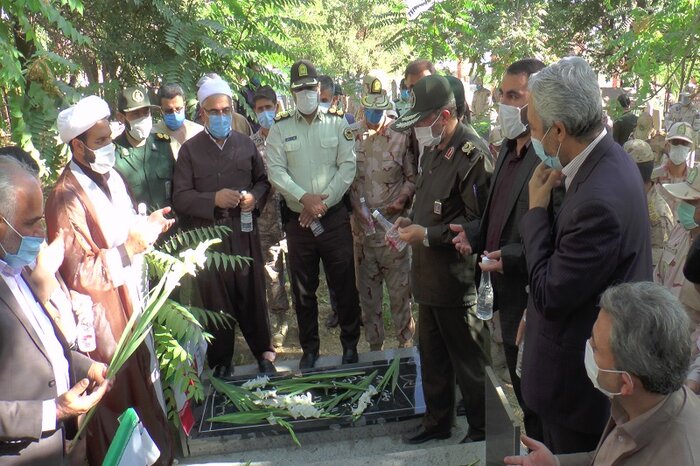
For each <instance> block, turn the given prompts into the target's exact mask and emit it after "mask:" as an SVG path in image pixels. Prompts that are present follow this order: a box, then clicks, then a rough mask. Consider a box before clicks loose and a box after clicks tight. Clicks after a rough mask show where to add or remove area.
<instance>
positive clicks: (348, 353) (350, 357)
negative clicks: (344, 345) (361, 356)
mask: <svg viewBox="0 0 700 466" xmlns="http://www.w3.org/2000/svg"><path fill="white" fill-rule="evenodd" d="M357 360H358V357H357V348H352V349H346V350H345V351H343V364H354V363H356V362H357Z"/></svg>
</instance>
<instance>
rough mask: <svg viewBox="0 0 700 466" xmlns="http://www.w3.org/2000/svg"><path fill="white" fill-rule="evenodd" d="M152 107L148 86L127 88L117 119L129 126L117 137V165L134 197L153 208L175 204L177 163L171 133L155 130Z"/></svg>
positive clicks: (115, 166) (119, 103) (120, 95)
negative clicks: (173, 190)
mask: <svg viewBox="0 0 700 466" xmlns="http://www.w3.org/2000/svg"><path fill="white" fill-rule="evenodd" d="M151 108H153V106H152V105H151V101H150V99H149V98H148V90H147V89H146V88H145V87H141V86H137V87H129V88H126V89H123V90H122V92H121V93H120V94H119V102H118V112H117V119H118V120H119V121H120V122H121V123H123V124H124V126H125V127H126V129H125V130H124V132H123V133H122V134H121V135H119V137H118V138H117V139H115V140H114V143H115V144H116V145H117V150H116V154H115V155H116V163H115V165H114V169H115V170H117V172H119V174H120V175H122V177H124V181H126V185H127V186H128V187H129V190H130V191H131V194H132V197H133V199H134V200H135V201H136V202H137V203H144V204H146V207H147V208H148V210H149V211H150V210H155V209H159V208H161V207H165V206H169V205H171V203H172V184H173V170H174V167H175V159H174V158H173V152H172V149H171V148H170V136H168V135H167V134H165V133H156V134H152V133H151V129H152V128H153V120H152V119H151Z"/></svg>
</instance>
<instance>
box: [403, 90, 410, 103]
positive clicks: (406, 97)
mask: <svg viewBox="0 0 700 466" xmlns="http://www.w3.org/2000/svg"><path fill="white" fill-rule="evenodd" d="M410 96H411V93H410V92H409V90H408V89H401V100H403V101H404V102H408V98H409V97H410Z"/></svg>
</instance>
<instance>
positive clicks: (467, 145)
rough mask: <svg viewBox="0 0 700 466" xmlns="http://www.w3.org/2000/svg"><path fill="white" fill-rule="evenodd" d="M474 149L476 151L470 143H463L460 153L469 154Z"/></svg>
mask: <svg viewBox="0 0 700 466" xmlns="http://www.w3.org/2000/svg"><path fill="white" fill-rule="evenodd" d="M474 149H476V146H475V145H474V143H473V142H471V141H467V142H465V143H464V145H463V146H462V152H464V153H465V154H471V153H472V151H473V150H474Z"/></svg>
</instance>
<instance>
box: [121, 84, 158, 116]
mask: <svg viewBox="0 0 700 466" xmlns="http://www.w3.org/2000/svg"><path fill="white" fill-rule="evenodd" d="M144 107H151V108H156V106H155V105H151V99H150V98H149V97H148V89H146V88H145V87H143V86H134V87H127V88H125V89H122V91H121V92H120V93H119V101H118V103H117V109H118V110H119V111H120V112H131V111H133V110H138V109H140V108H144Z"/></svg>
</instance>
